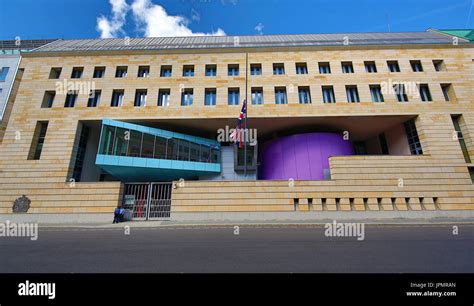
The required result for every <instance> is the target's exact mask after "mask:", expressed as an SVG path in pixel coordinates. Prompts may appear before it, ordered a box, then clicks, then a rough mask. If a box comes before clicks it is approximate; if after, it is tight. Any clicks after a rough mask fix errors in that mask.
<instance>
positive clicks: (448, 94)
mask: <svg viewBox="0 0 474 306" xmlns="http://www.w3.org/2000/svg"><path fill="white" fill-rule="evenodd" d="M441 90H442V91H443V95H444V100H445V101H446V102H449V101H452V100H453V99H454V90H453V86H452V85H451V84H441Z"/></svg>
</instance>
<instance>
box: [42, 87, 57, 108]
mask: <svg viewBox="0 0 474 306" xmlns="http://www.w3.org/2000/svg"><path fill="white" fill-rule="evenodd" d="M55 96H56V92H55V91H54V90H48V91H45V92H44V97H43V102H42V103H41V108H50V107H53V102H54V97H55Z"/></svg>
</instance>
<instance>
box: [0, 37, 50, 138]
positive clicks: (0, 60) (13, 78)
mask: <svg viewBox="0 0 474 306" xmlns="http://www.w3.org/2000/svg"><path fill="white" fill-rule="evenodd" d="M53 41H54V40H52V39H50V40H25V41H22V40H0V143H1V142H2V140H3V135H4V133H5V129H6V126H7V124H8V117H9V114H10V112H11V108H12V107H13V101H15V94H16V91H17V89H18V85H19V82H20V80H21V76H22V73H23V71H22V70H18V67H19V65H20V60H21V56H20V52H28V51H30V50H32V49H35V48H38V47H41V46H43V45H45V44H47V43H50V42H53Z"/></svg>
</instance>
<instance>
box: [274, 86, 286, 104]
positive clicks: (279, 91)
mask: <svg viewBox="0 0 474 306" xmlns="http://www.w3.org/2000/svg"><path fill="white" fill-rule="evenodd" d="M275 104H288V101H287V99H286V88H285V87H275Z"/></svg>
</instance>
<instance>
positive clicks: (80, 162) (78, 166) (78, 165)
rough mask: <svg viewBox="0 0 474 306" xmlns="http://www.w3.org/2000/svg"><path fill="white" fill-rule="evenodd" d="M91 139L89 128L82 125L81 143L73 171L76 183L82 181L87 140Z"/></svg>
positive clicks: (78, 146) (79, 143)
mask: <svg viewBox="0 0 474 306" xmlns="http://www.w3.org/2000/svg"><path fill="white" fill-rule="evenodd" d="M88 137H89V127H88V126H86V125H84V124H81V134H80V136H79V142H78V144H77V151H76V161H75V163H74V169H73V171H72V178H73V179H74V180H75V181H76V182H80V181H81V175H82V169H83V166H84V157H85V155H86V147H87V139H88Z"/></svg>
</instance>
